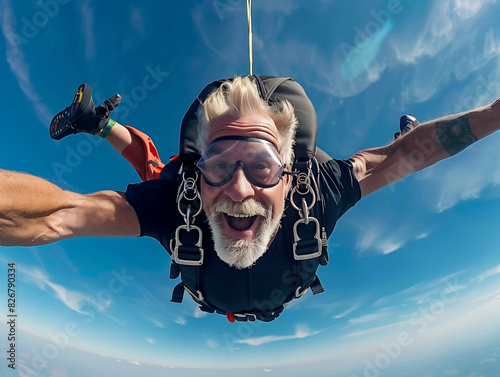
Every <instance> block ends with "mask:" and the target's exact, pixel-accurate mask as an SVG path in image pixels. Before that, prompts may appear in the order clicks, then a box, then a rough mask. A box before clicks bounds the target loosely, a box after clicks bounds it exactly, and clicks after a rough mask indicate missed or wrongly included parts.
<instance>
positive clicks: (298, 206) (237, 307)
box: [160, 76, 328, 322]
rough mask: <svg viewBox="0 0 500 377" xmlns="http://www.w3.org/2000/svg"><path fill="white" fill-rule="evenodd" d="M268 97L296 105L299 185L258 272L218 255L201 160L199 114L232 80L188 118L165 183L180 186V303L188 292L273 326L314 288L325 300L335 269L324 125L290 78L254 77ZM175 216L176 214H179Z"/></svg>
mask: <svg viewBox="0 0 500 377" xmlns="http://www.w3.org/2000/svg"><path fill="white" fill-rule="evenodd" d="M251 79H252V80H253V81H254V82H255V83H256V84H257V87H258V88H259V91H260V95H261V97H262V98H263V99H264V100H265V101H268V102H269V103H272V102H273V101H277V100H279V99H285V100H288V101H289V102H290V103H291V104H292V105H293V106H294V109H295V115H296V117H297V119H298V123H299V124H298V129H297V132H296V138H295V145H294V153H295V160H294V163H293V167H292V171H293V172H294V173H295V174H294V179H293V182H292V190H291V192H290V194H289V198H288V201H287V204H286V206H287V208H286V210H285V216H284V218H283V219H282V222H281V229H280V230H279V232H278V235H277V236H276V237H275V239H274V241H273V243H272V245H271V246H270V248H269V250H268V251H267V252H266V253H265V254H264V256H262V257H261V258H260V259H259V260H258V261H257V263H256V264H255V266H253V267H251V268H248V269H243V270H237V269H235V268H232V267H229V266H228V265H227V264H226V263H224V262H222V261H221V260H220V259H219V258H218V257H217V255H216V254H215V251H214V246H213V242H212V239H211V234H210V231H209V229H208V225H207V220H206V217H205V214H204V212H203V210H202V201H201V196H200V193H199V179H200V176H201V175H200V173H199V172H198V171H197V168H196V166H195V163H196V161H197V160H198V159H199V158H200V157H201V156H200V153H199V152H198V150H197V148H196V138H197V134H198V120H197V115H196V114H197V111H198V108H199V106H200V104H201V102H203V101H204V100H205V99H206V98H207V96H208V95H209V94H210V93H211V92H212V91H213V90H215V89H217V88H218V87H219V86H220V85H221V84H222V83H223V82H224V81H225V80H219V81H215V82H213V83H211V84H209V85H208V86H207V87H205V89H204V90H203V91H202V92H201V93H200V95H199V96H198V98H197V99H196V100H195V101H194V102H193V104H192V105H191V107H190V108H189V110H188V112H187V113H186V115H185V116H184V119H183V121H182V126H181V132H180V148H179V156H178V157H176V158H175V159H174V160H172V161H171V162H170V163H169V164H168V165H167V166H165V168H164V170H163V171H162V173H161V177H160V178H161V179H167V180H170V181H172V182H173V183H174V182H176V184H177V187H178V193H177V204H176V206H177V214H176V215H175V216H176V221H175V227H174V228H173V229H172V231H171V232H170V236H169V240H164V241H167V242H164V245H168V247H167V251H168V252H169V254H170V255H171V257H172V265H171V269H170V277H171V278H172V279H177V278H178V277H179V276H180V278H181V282H180V283H179V284H178V285H177V286H176V287H175V288H174V292H173V295H172V301H173V302H181V301H182V298H183V294H184V291H187V292H188V293H189V294H190V295H191V296H192V298H193V299H194V300H195V301H196V302H197V303H198V304H199V305H200V309H201V310H203V311H206V312H210V313H214V312H216V313H219V314H225V315H227V317H228V319H229V320H230V321H234V320H238V321H255V320H261V321H266V322H267V321H272V320H273V319H275V318H277V317H278V316H279V315H280V314H281V312H282V311H283V309H284V308H285V306H286V304H287V303H288V302H289V301H291V300H292V299H294V298H298V297H300V296H301V295H302V294H304V293H305V291H306V290H307V289H308V288H311V290H312V292H313V293H314V294H316V293H320V292H323V287H322V286H321V283H320V282H319V279H318V277H317V275H316V271H317V268H318V266H319V265H320V264H321V265H326V264H327V263H328V254H327V236H326V231H325V228H324V226H323V224H324V221H323V212H324V203H323V197H322V195H321V187H320V184H321V182H320V179H319V175H318V173H319V166H318V162H317V159H316V156H315V151H316V137H317V129H318V124H317V117H316V112H315V110H314V107H313V105H312V103H311V101H310V100H309V98H308V97H307V95H306V93H305V91H304V89H303V88H302V87H301V86H300V85H299V84H298V83H296V82H295V81H293V80H291V79H290V78H278V77H271V76H251ZM173 215H174V214H173Z"/></svg>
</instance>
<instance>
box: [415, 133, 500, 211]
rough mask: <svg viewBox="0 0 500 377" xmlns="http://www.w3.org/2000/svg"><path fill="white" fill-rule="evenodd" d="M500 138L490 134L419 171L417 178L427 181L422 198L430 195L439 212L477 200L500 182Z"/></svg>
mask: <svg viewBox="0 0 500 377" xmlns="http://www.w3.org/2000/svg"><path fill="white" fill-rule="evenodd" d="M499 141H500V133H499V134H494V135H490V136H488V137H486V139H484V140H480V141H479V142H478V143H477V145H473V146H472V147H470V149H469V150H466V151H464V152H462V153H460V154H458V155H456V156H453V157H452V159H451V160H449V161H446V162H443V163H439V164H437V165H434V166H432V167H430V168H428V169H427V170H425V171H423V172H422V173H420V174H419V176H418V179H422V180H425V187H423V188H422V190H423V193H422V194H423V197H427V198H429V200H430V201H431V202H430V203H431V205H432V207H433V209H434V210H435V211H436V212H443V211H445V210H447V209H449V208H451V207H453V206H455V205H457V204H459V203H460V202H464V201H470V200H475V199H478V198H479V197H481V195H482V193H484V192H486V191H487V190H488V189H490V188H492V187H495V186H499V185H500V164H498V161H500V150H499V149H498V143H499ZM431 192H432V193H431ZM492 195H498V194H495V193H493V194H492Z"/></svg>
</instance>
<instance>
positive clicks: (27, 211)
mask: <svg viewBox="0 0 500 377" xmlns="http://www.w3.org/2000/svg"><path fill="white" fill-rule="evenodd" d="M70 206H71V203H70V202H69V201H68V197H67V195H65V192H64V191H63V190H61V189H60V188H59V187H57V186H55V185H53V184H52V183H50V182H47V181H45V180H43V179H41V178H38V177H35V176H31V175H28V174H23V173H16V172H10V171H5V170H2V171H0V244H1V245H14V244H31V243H32V242H34V243H40V242H36V241H35V240H37V239H41V238H43V237H44V234H45V233H46V232H47V231H48V230H49V229H51V228H52V230H53V231H57V229H54V227H53V226H51V225H48V224H47V219H49V218H50V216H51V215H52V214H53V213H55V212H57V211H60V210H62V209H64V208H69V207H70Z"/></svg>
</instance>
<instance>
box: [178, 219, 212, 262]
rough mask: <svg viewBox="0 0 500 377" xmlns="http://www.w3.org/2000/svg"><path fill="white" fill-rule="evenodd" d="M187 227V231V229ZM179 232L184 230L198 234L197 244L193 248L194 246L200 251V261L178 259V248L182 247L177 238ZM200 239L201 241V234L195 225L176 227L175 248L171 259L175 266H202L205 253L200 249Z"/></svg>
mask: <svg viewBox="0 0 500 377" xmlns="http://www.w3.org/2000/svg"><path fill="white" fill-rule="evenodd" d="M188 227H189V229H188ZM181 230H185V231H187V232H191V231H197V232H198V242H196V244H195V245H194V246H196V247H197V248H198V249H199V250H200V259H199V260H189V259H182V258H179V246H182V245H183V244H182V243H181V240H180V238H179V233H180V231H181ZM202 239H203V232H202V231H201V229H200V228H199V227H197V226H196V225H190V226H188V225H179V226H178V227H177V229H176V230H175V248H174V250H173V251H172V259H173V260H174V262H175V263H177V264H182V265H185V266H201V265H202V264H203V258H204V256H205V253H204V251H203V249H202V247H201V244H202Z"/></svg>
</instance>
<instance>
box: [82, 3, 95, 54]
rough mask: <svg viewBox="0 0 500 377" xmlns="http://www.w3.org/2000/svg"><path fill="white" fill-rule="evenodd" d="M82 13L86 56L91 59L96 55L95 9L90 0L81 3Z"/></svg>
mask: <svg viewBox="0 0 500 377" xmlns="http://www.w3.org/2000/svg"><path fill="white" fill-rule="evenodd" d="M80 14H81V16H82V29H83V30H82V31H83V35H84V36H85V56H86V58H87V60H90V59H92V58H93V57H94V56H95V43H94V31H93V30H94V27H93V23H94V10H93V9H92V7H91V6H90V1H86V2H85V3H83V4H81V6H80Z"/></svg>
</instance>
